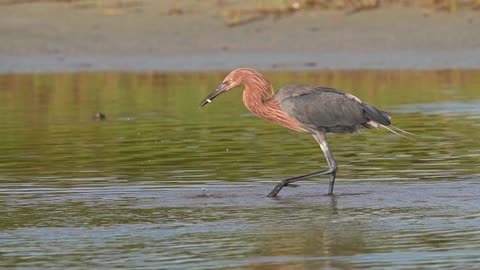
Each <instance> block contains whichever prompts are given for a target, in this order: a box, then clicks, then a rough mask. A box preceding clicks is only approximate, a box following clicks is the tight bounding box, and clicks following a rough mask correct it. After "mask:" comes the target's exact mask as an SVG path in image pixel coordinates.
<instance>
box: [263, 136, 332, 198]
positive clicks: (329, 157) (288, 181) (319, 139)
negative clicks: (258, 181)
mask: <svg viewBox="0 0 480 270" xmlns="http://www.w3.org/2000/svg"><path fill="white" fill-rule="evenodd" d="M313 137H314V138H315V140H316V141H317V142H318V144H319V145H320V148H321V149H322V151H323V154H324V155H325V158H326V160H327V163H328V169H326V170H323V171H319V172H314V173H309V174H305V175H300V176H296V177H292V178H288V179H285V180H283V181H281V182H280V183H278V184H277V185H276V186H275V187H274V188H273V190H272V191H271V192H270V193H269V194H268V197H276V196H277V194H278V193H279V192H280V190H282V188H284V187H285V186H287V185H288V184H291V183H293V182H297V181H300V180H303V179H307V178H310V177H314V176H319V175H327V174H328V175H329V177H330V182H329V184H328V195H332V194H333V186H334V184H335V177H336V174H337V163H336V162H335V159H334V158H333V155H332V151H330V147H329V146H328V143H327V138H326V136H325V133H323V132H317V133H315V134H313Z"/></svg>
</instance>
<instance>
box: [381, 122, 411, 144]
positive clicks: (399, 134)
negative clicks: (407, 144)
mask: <svg viewBox="0 0 480 270" xmlns="http://www.w3.org/2000/svg"><path fill="white" fill-rule="evenodd" d="M379 125H380V126H381V127H383V128H384V129H387V130H389V131H390V132H392V133H395V134H397V135H398V136H400V137H403V138H405V139H409V140H412V141H415V139H413V138H410V137H408V136H406V135H405V134H402V133H399V132H396V131H395V130H393V129H391V128H389V127H388V126H385V125H382V124H379ZM391 127H392V128H394V129H396V130H398V131H401V132H404V133H406V134H410V135H413V136H415V134H413V133H410V132H407V131H404V130H402V129H400V128H397V127H395V126H391Z"/></svg>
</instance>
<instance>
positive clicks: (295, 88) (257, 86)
mask: <svg viewBox="0 0 480 270" xmlns="http://www.w3.org/2000/svg"><path fill="white" fill-rule="evenodd" d="M240 85H244V86H245V90H244V91H243V102H244V103H245V106H246V107H247V108H248V109H249V110H250V111H251V112H253V113H254V114H256V115H257V116H259V117H261V118H263V119H265V120H268V121H272V122H274V123H277V124H279V125H282V126H284V127H287V128H290V129H293V130H295V131H301V132H308V133H310V134H312V135H313V137H314V138H315V140H316V141H317V142H318V144H319V145H320V148H321V149H322V151H323V153H324V155H325V157H326V159H327V163H328V169H326V170H322V171H319V172H314V173H310V174H306V175H301V176H297V177H293V178H289V179H286V180H283V181H281V182H280V183H279V184H278V185H277V186H275V188H274V189H273V190H272V191H271V192H270V194H269V195H268V196H271V197H274V196H276V195H277V194H278V192H280V190H281V189H282V188H283V187H285V186H288V185H289V184H291V183H293V182H296V181H299V180H302V179H306V178H309V177H313V176H318V175H329V177H330V183H329V188H328V194H329V195H332V193H333V185H334V184H335V177H336V172H337V164H336V162H335V159H334V158H333V155H332V152H331V151H330V147H329V146H328V143H327V138H326V133H351V132H354V131H356V130H358V129H359V128H362V127H366V128H371V127H375V128H376V127H383V128H386V129H388V130H390V131H392V132H394V133H397V132H395V131H394V130H392V129H391V128H389V127H388V126H390V116H389V115H388V114H387V113H385V112H383V111H380V110H378V109H376V108H375V107H373V106H370V105H368V104H366V103H363V102H362V101H361V100H360V99H359V98H357V97H355V96H353V95H351V94H348V93H344V92H341V91H338V90H336V89H332V88H324V87H319V86H312V85H303V84H290V85H286V86H283V87H282V88H280V89H279V90H278V92H277V93H274V91H273V88H272V85H271V83H270V82H269V81H268V79H267V78H265V77H264V76H263V75H262V74H260V73H258V72H257V71H255V70H253V69H250V68H238V69H235V70H234V71H232V72H230V74H228V75H227V77H226V78H225V79H224V80H223V82H222V83H221V84H220V85H219V86H218V87H217V89H215V90H214V91H213V92H212V93H210V94H209V95H208V96H207V97H205V99H204V100H203V101H202V102H201V104H200V106H204V105H206V104H208V103H210V102H212V100H213V99H214V98H215V97H216V96H218V95H220V94H222V93H224V92H227V91H228V90H230V89H233V88H235V87H237V86H240ZM391 127H392V128H394V129H397V130H400V129H398V128H395V127H393V126H391ZM400 131H401V130H400ZM402 132H403V131H402ZM397 134H398V133H397Z"/></svg>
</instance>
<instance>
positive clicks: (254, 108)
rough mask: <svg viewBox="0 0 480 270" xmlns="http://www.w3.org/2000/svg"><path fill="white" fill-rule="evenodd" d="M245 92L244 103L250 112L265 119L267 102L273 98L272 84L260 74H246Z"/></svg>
mask: <svg viewBox="0 0 480 270" xmlns="http://www.w3.org/2000/svg"><path fill="white" fill-rule="evenodd" d="M245 73H246V74H245V75H244V76H245V78H244V80H243V81H244V85H245V89H244V90H243V103H244V104H245V106H246V107H247V109H248V110H249V111H251V112H252V113H254V114H256V115H258V116H260V117H262V118H265V117H264V116H263V115H262V114H263V113H265V108H264V107H265V106H268V105H267V104H266V102H267V101H268V100H269V99H271V98H272V97H273V95H274V94H275V93H274V92H273V87H272V84H271V83H270V82H269V81H268V80H267V78H265V77H264V76H262V75H261V74H259V73H256V72H245Z"/></svg>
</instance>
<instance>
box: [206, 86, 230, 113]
mask: <svg viewBox="0 0 480 270" xmlns="http://www.w3.org/2000/svg"><path fill="white" fill-rule="evenodd" d="M227 88H228V82H223V83H221V84H220V85H219V86H218V87H217V89H215V90H213V91H212V92H211V93H210V94H208V96H206V97H205V98H204V99H203V100H202V102H201V103H200V107H203V106H205V105H206V104H208V103H210V102H212V100H213V99H214V98H215V97H216V96H218V95H220V94H221V93H223V92H225V91H227V90H228V89H227Z"/></svg>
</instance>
